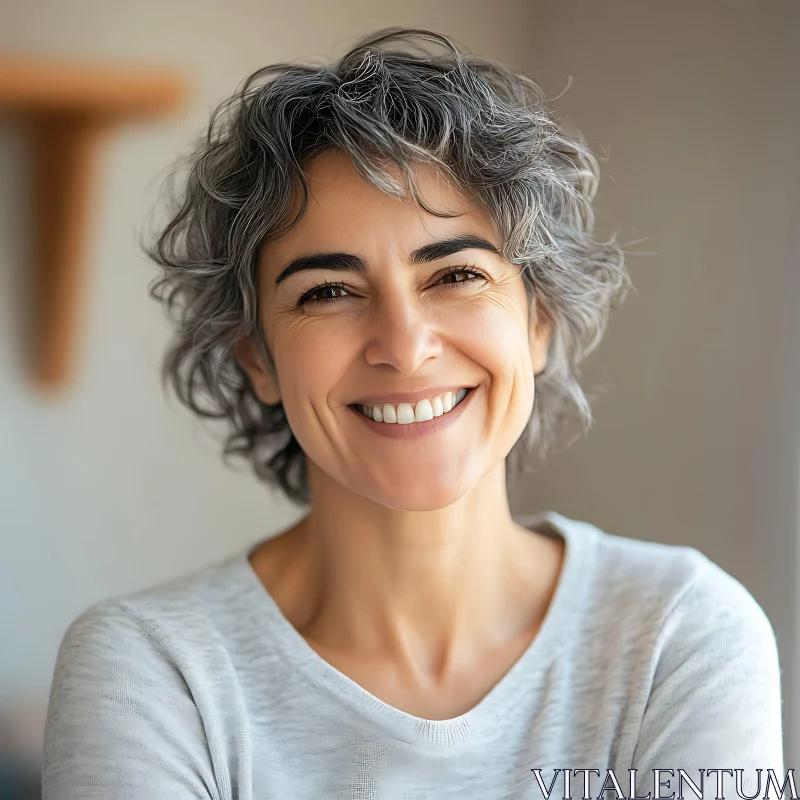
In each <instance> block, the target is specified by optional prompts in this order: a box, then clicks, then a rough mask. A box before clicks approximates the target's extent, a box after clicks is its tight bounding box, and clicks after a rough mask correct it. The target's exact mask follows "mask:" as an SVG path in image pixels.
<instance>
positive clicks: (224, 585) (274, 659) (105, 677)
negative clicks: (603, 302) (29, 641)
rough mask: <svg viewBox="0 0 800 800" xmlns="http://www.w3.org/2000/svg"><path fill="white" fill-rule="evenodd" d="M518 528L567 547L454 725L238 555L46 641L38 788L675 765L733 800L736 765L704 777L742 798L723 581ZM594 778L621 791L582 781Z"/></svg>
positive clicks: (734, 672)
mask: <svg viewBox="0 0 800 800" xmlns="http://www.w3.org/2000/svg"><path fill="white" fill-rule="evenodd" d="M516 519H517V520H518V521H519V522H521V523H522V524H524V525H526V526H527V527H530V528H536V529H537V530H540V531H542V532H543V533H547V534H549V535H554V536H559V535H560V536H562V537H563V538H564V539H565V541H566V557H565V561H564V566H563V568H562V573H561V576H560V579H559V583H558V586H557V589H556V592H555V595H554V597H553V600H552V602H551V605H550V608H549V609H548V612H547V615H546V617H545V619H544V622H543V624H542V627H541V629H540V631H539V633H538V634H537V636H536V638H535V639H534V641H533V642H532V644H531V645H530V646H529V648H528V649H527V650H526V651H525V653H524V654H523V655H522V656H521V657H520V658H519V660H518V661H517V662H516V663H515V664H514V666H513V667H512V668H511V669H510V671H509V672H507V673H506V674H505V676H504V677H503V678H502V679H501V680H500V681H499V682H498V683H497V684H496V685H495V686H494V688H493V689H492V690H491V691H490V692H489V694H488V695H487V696H485V697H484V698H483V699H482V700H481V701H480V702H479V703H478V704H477V705H476V706H475V707H473V708H472V709H471V710H469V711H468V712H466V713H465V714H462V715H461V716H459V717H456V718H454V719H447V720H427V719H422V718H419V717H415V716H412V715H410V714H408V713H405V712H403V711H400V710H398V709H395V708H394V707H392V706H391V705H388V704H387V703H385V702H383V701H381V700H379V699H378V698H376V697H374V696H373V695H372V694H370V693H369V692H368V691H367V690H365V689H364V688H363V687H361V686H360V685H359V684H357V683H356V682H355V681H353V680H351V679H350V678H348V677H347V676H346V675H344V674H343V673H341V672H339V671H338V670H337V669H336V668H334V667H333V666H332V665H331V664H329V663H328V662H327V661H325V660H324V659H323V658H321V657H320V656H319V655H318V654H317V653H316V652H315V651H314V650H313V649H312V648H311V647H310V646H309V645H308V643H307V642H306V641H305V639H303V637H302V636H301V635H300V634H299V633H298V632H297V631H296V630H295V629H294V628H293V627H292V626H291V624H290V623H289V622H288V620H287V619H286V618H285V617H284V616H283V615H282V613H281V612H280V610H279V608H278V606H277V605H276V604H275V601H274V600H273V599H272V597H271V596H270V595H269V594H268V593H267V592H266V590H265V589H264V587H263V585H262V584H261V582H260V580H259V579H258V577H257V576H256V574H255V572H254V571H253V569H252V567H251V566H250V564H249V562H248V560H247V556H248V553H249V552H250V549H251V548H248V549H247V550H246V551H242V552H238V553H237V554H236V555H234V556H233V557H231V558H229V559H228V560H226V561H224V562H222V563H218V564H216V565H214V566H213V567H208V568H205V569H203V570H201V571H197V572H195V573H193V574H191V575H189V576H186V577H182V578H180V579H177V580H173V581H171V582H169V583H165V584H162V585H160V586H158V587H155V588H150V589H147V590H144V591H140V592H138V593H135V594H131V595H128V596H125V597H119V598H116V599H108V600H103V601H101V602H98V603H96V604H95V605H93V606H92V607H90V608H89V609H87V610H86V611H84V612H83V613H82V614H81V615H80V616H79V617H78V618H77V619H76V620H74V621H73V622H72V624H71V625H70V626H69V628H68V629H67V631H66V633H65V635H64V638H63V640H62V642H61V647H60V649H59V652H58V657H57V662H56V666H55V673H54V677H53V684H52V691H51V695H50V703H49V708H48V716H47V723H46V730H45V743H44V762H43V785H44V791H43V798H44V800H94V799H95V798H98V800H99V798H102V799H103V800H145V798H153V799H154V800H189V798H193V799H199V798H203V800H208V798H214V800H222V799H223V798H224V799H225V800H234V799H235V800H301V798H302V799H305V798H310V799H311V800H316V799H317V798H326V799H327V798H333V799H335V800H344V799H345V798H346V799H347V800H350V799H351V798H353V799H354V800H356V799H357V800H368V799H369V800H377V798H381V799H382V800H446V798H458V800H473V798H474V799H475V800H523V798H525V799H528V798H537V799H538V798H543V797H546V796H547V793H546V790H547V789H548V788H549V787H550V785H551V783H552V782H553V780H554V779H555V782H554V783H552V785H553V790H552V794H551V796H550V797H551V800H553V798H562V797H564V796H565V795H566V796H568V797H569V796H571V797H572V798H581V797H583V796H584V780H588V781H589V789H590V791H589V792H588V793H586V794H588V795H590V796H591V797H598V796H602V797H604V798H615V797H620V796H624V797H629V796H631V795H639V796H646V795H647V794H648V792H650V793H652V796H653V797H656V796H657V795H656V792H655V780H654V779H655V778H656V777H658V778H659V780H660V782H661V786H662V788H661V790H660V791H661V796H662V797H669V795H670V793H673V792H674V796H676V797H677V796H678V791H679V788H680V787H679V785H678V773H677V770H678V769H679V768H682V769H685V770H686V774H687V776H690V777H691V778H692V779H693V780H694V781H695V783H696V784H697V785H698V786H699V785H700V783H699V782H700V781H701V780H705V787H704V796H705V797H710V798H714V797H725V798H733V797H736V796H737V794H736V792H735V788H734V776H735V773H733V772H731V774H730V775H728V774H726V773H722V774H720V773H708V774H705V775H704V773H703V772H701V770H709V769H720V768H723V769H729V770H731V771H733V770H736V769H742V770H744V772H743V773H739V775H740V776H742V777H741V779H742V781H743V793H746V794H750V795H753V794H754V793H755V791H756V788H755V787H756V784H755V781H756V779H757V777H758V776H757V773H756V772H755V769H757V768H760V769H762V770H764V772H763V774H762V775H761V780H762V783H761V789H760V792H759V793H758V796H759V797H763V796H764V789H765V788H766V783H767V779H768V773H767V770H768V769H770V768H771V769H773V770H774V771H775V775H776V777H777V779H778V782H779V783H780V784H782V783H783V780H784V778H785V774H786V773H784V772H783V770H784V766H783V753H782V736H781V693H780V670H779V664H778V652H777V647H776V642H775V636H774V633H773V629H772V627H771V625H770V622H769V620H768V619H767V617H766V615H765V614H764V612H763V610H762V609H761V607H760V606H759V605H758V604H757V603H756V601H755V600H754V599H753V597H752V595H751V594H750V593H749V592H748V591H747V590H746V589H745V588H744V587H743V586H742V585H741V583H739V582H738V581H737V580H735V579H734V578H733V577H732V576H731V575H729V574H728V573H727V572H725V571H723V570H722V569H721V568H720V567H718V566H717V565H716V564H714V563H713V562H711V561H710V560H709V559H707V558H706V557H705V556H704V555H702V554H701V553H700V552H699V551H698V550H696V549H694V548H690V547H678V546H674V545H665V544H656V543H651V542H644V541H639V540H636V539H632V538H625V537H622V536H616V535H612V534H609V533H605V532H604V531H601V530H600V529H599V528H597V527H595V526H593V525H590V524H589V523H586V522H581V521H577V520H572V519H569V518H566V517H564V516H562V515H560V514H557V513H556V512H553V511H545V512H542V513H541V514H537V515H533V516H526V517H520V516H517V517H516ZM629 769H635V770H637V773H636V774H635V786H634V788H633V789H632V790H631V786H630V773H629V771H628V770H629ZM654 769H663V770H669V769H671V770H673V776H674V777H671V776H670V774H669V773H660V774H658V773H654V772H653V770H654ZM576 770H596V773H589V772H576ZM607 770H613V775H614V777H615V778H616V779H617V780H618V782H619V783H620V785H621V789H622V795H620V794H619V793H618V792H617V793H615V792H614V791H610V792H609V791H605V792H601V787H602V785H603V783H604V781H605V782H606V783H605V785H606V786H608V787H612V783H611V782H608V775H609V773H608V772H607ZM565 771H568V772H569V773H570V774H569V782H568V783H566V781H565V776H566V774H567V772H565ZM719 778H721V779H722V781H723V784H722V786H723V791H722V792H720V793H719V794H717V783H716V781H717V780H718V779H719ZM540 780H541V785H540V782H539V781H540ZM542 787H544V790H545V791H543V788H542ZM565 788H566V789H567V790H568V791H569V794H567V793H566V792H565ZM683 794H684V796H685V797H690V798H694V797H695V796H696V795H695V794H694V793H693V792H692V790H691V787H690V786H689V785H688V784H684V788H683ZM770 796H772V797H774V796H775V791H774V789H771V790H770ZM786 796H787V797H788V796H789V795H788V794H787V795H786Z"/></svg>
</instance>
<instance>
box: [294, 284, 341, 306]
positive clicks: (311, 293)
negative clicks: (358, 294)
mask: <svg viewBox="0 0 800 800" xmlns="http://www.w3.org/2000/svg"><path fill="white" fill-rule="evenodd" d="M346 291H347V288H346V287H345V285H344V284H343V283H328V282H326V283H322V284H320V285H319V286H315V287H314V288H313V289H309V290H308V291H307V292H306V293H305V294H304V295H303V296H302V297H301V298H300V299H299V300H298V301H297V305H298V306H302V305H305V304H307V303H334V302H336V301H337V300H341V299H342V298H343V297H347V294H340V293H341V292H346Z"/></svg>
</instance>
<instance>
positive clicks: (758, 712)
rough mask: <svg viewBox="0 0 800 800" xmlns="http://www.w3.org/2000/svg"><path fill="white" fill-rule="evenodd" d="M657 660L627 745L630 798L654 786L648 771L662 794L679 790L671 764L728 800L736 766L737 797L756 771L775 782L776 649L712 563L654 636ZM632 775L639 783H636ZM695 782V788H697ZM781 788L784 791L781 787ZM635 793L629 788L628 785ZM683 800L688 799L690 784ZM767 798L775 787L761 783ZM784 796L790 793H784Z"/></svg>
mask: <svg viewBox="0 0 800 800" xmlns="http://www.w3.org/2000/svg"><path fill="white" fill-rule="evenodd" d="M658 641H659V651H660V652H659V657H658V661H657V665H656V669H655V674H654V676H653V684H652V688H651V691H650V696H649V699H648V701H647V706H646V708H645V711H644V717H643V720H642V726H641V731H640V735H639V738H638V741H637V745H636V751H635V755H634V763H633V765H632V766H633V768H634V769H636V770H637V787H638V785H641V786H642V791H640V792H639V794H647V792H648V791H651V792H653V796H655V791H654V787H653V775H652V770H654V769H672V770H673V775H674V776H675V777H674V778H670V776H669V773H662V778H663V779H664V780H665V781H666V780H667V779H669V784H666V783H665V784H664V788H663V789H662V790H661V795H662V796H669V795H670V794H671V793H672V792H673V791H674V792H675V796H676V797H677V796H678V792H679V790H680V787H679V786H678V781H677V770H678V769H679V768H684V769H686V771H687V773H688V774H689V776H690V777H692V779H693V780H695V782H696V781H697V780H698V779H699V770H700V769H703V770H706V771H707V770H710V769H717V770H723V769H727V770H730V771H731V774H727V773H722V774H721V775H720V779H721V780H723V781H724V783H723V784H722V786H723V791H722V792H720V793H719V795H718V794H717V773H711V774H706V775H705V787H704V796H707V797H725V798H729V797H730V798H732V797H737V796H738V795H737V793H736V789H735V775H736V773H735V770H736V769H741V770H744V772H743V773H741V774H742V780H743V781H744V783H743V786H742V794H749V795H753V794H755V792H756V783H755V781H756V772H755V769H762V770H763V772H762V774H761V779H762V784H761V789H760V791H759V795H758V796H759V797H763V796H764V790H765V788H766V781H767V776H768V773H767V770H769V769H773V770H774V772H775V777H776V778H777V779H778V783H779V785H781V784H782V783H783V779H784V777H785V775H784V774H783V738H782V730H781V685H780V667H779V662H778V648H777V644H776V641H775V634H774V631H773V629H772V625H771V624H770V621H769V619H768V618H767V616H766V614H765V613H764V611H763V610H762V608H761V606H759V605H758V603H757V602H756V601H755V599H754V598H753V597H752V595H751V594H750V593H749V592H748V591H747V590H746V589H745V588H744V586H742V584H741V583H739V582H738V581H737V580H736V579H735V578H733V577H732V576H731V575H729V574H728V573H726V572H724V571H723V570H722V569H721V568H720V567H718V566H717V565H716V564H714V563H713V562H711V561H708V562H707V568H706V569H705V570H703V571H702V572H701V574H700V575H699V576H698V577H697V578H696V579H695V580H694V581H693V583H692V584H691V585H690V586H689V588H688V589H687V591H686V592H685V593H684V594H683V596H682V597H681V599H680V601H679V602H678V603H677V604H676V605H675V606H674V608H673V609H672V611H671V612H670V613H669V615H668V616H667V618H666V620H665V621H664V624H663V626H662V629H661V632H660V636H659V640H658ZM640 781H641V784H640V783H639V782H640ZM698 785H699V784H698ZM787 790H788V787H787ZM637 791H638V788H637ZM683 794H684V796H689V797H694V796H695V795H694V794H692V789H691V787H688V786H687V787H686V788H684V790H683ZM770 796H775V795H774V788H772V789H770ZM787 796H790V795H787Z"/></svg>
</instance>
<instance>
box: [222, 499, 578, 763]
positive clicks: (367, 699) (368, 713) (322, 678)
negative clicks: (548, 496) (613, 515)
mask: <svg viewBox="0 0 800 800" xmlns="http://www.w3.org/2000/svg"><path fill="white" fill-rule="evenodd" d="M513 517H514V519H515V520H516V521H517V522H518V523H519V524H521V525H524V526H525V527H527V528H529V529H530V530H531V531H532V532H534V531H536V532H539V533H542V534H545V535H549V536H552V535H554V534H555V535H556V536H560V537H561V538H562V539H563V540H564V543H565V552H564V559H563V562H562V566H561V572H560V575H559V579H558V583H557V585H556V589H555V591H554V593H553V596H552V598H551V600H550V606H549V607H548V609H547V612H546V613H545V617H544V619H543V620H542V624H541V625H540V627H539V631H538V633H537V634H536V636H535V637H534V639H533V640H532V641H531V643H530V644H529V645H528V647H527V648H526V649H525V650H524V651H523V653H522V655H521V656H520V657H519V658H518V659H517V660H516V661H515V662H514V664H513V665H512V666H511V667H510V668H509V669H508V670H507V671H506V673H505V674H504V675H503V676H502V677H501V678H500V680H499V681H498V682H497V683H496V684H495V685H494V686H493V687H492V688H491V689H490V690H489V692H488V693H487V694H486V695H484V697H483V698H482V699H481V700H479V701H478V703H477V704H476V705H475V706H473V707H472V708H470V709H469V710H467V711H466V712H464V713H463V714H460V715H458V716H456V717H452V718H450V719H443V720H433V719H425V718H423V717H417V716H415V715H413V714H409V713H407V712H405V711H402V710H400V709H398V708H395V707H394V706H392V705H390V704H389V703H386V702H384V701H383V700H380V699H379V698H377V697H375V696H374V695H373V694H372V693H371V692H369V691H368V690H367V689H365V688H364V687H363V686H361V684H359V683H357V682H356V681H354V680H353V679H352V678H350V677H349V676H347V675H345V674H344V673H343V672H341V671H340V670H339V669H337V668H336V667H335V666H333V664H331V663H330V662H329V661H326V660H325V659H324V658H323V657H322V656H320V655H319V653H317V651H316V650H314V648H313V647H311V645H309V644H308V642H307V641H306V640H305V639H304V638H303V636H302V634H301V633H300V632H299V631H298V630H297V629H296V628H295V627H294V626H293V625H292V624H291V623H290V622H289V620H288V619H287V618H286V617H285V616H284V614H283V612H282V611H281V610H280V607H279V606H278V604H277V603H276V602H275V600H274V598H273V597H272V595H270V593H269V592H268V590H267V588H266V587H265V586H264V584H263V583H262V582H261V579H260V578H259V577H258V574H257V573H256V572H255V570H254V569H253V567H252V565H251V564H250V561H249V555H250V553H251V551H252V550H253V549H254V547H255V546H258V545H255V546H248V547H247V548H246V549H245V550H244V551H243V552H241V553H240V554H239V555H237V556H235V557H234V559H233V560H234V562H235V564H236V565H237V566H238V567H239V569H240V570H241V572H242V573H243V576H244V581H245V584H246V586H247V588H248V590H249V592H250V594H251V595H252V601H251V603H250V604H249V608H250V609H251V611H252V615H253V617H254V627H255V629H256V630H257V631H258V632H259V635H261V636H262V637H264V638H265V639H266V640H267V642H266V643H267V644H268V645H269V646H275V645H276V644H277V645H278V646H279V647H280V649H281V651H282V653H283V655H284V657H285V658H286V659H287V661H289V662H291V664H292V665H293V666H294V668H295V674H297V675H300V676H302V677H304V678H305V679H307V680H310V681H311V682H312V683H314V684H315V685H317V686H319V687H321V688H322V689H324V690H326V691H328V692H331V693H333V694H334V695H335V696H336V698H337V699H338V700H339V701H340V702H342V703H344V704H345V705H347V706H348V707H349V708H350V709H351V710H353V711H355V712H356V714H358V715H360V716H362V717H367V718H368V719H369V720H370V721H371V722H374V723H378V724H380V725H381V727H383V728H384V729H385V730H386V731H387V732H388V733H389V734H390V735H391V736H393V737H395V738H396V739H398V740H400V741H403V742H406V743H407V744H409V745H416V746H418V747H424V748H425V749H426V750H428V751H430V750H435V751H441V752H447V753H448V754H449V753H452V752H453V751H454V750H457V749H459V748H460V747H461V746H464V745H466V744H468V743H473V744H474V743H475V741H477V740H482V739H486V738H488V737H490V736H491V735H492V734H493V733H494V732H496V730H497V729H498V727H499V726H498V725H497V723H498V722H500V721H501V720H502V719H503V718H504V716H505V712H506V711H507V710H508V709H509V707H510V706H511V704H513V702H514V699H515V698H516V697H517V696H518V693H519V692H520V691H522V690H523V689H524V688H525V686H526V684H528V682H529V676H530V674H531V671H534V672H541V671H543V670H544V669H545V668H546V667H547V666H548V664H550V663H551V662H552V660H553V659H554V658H555V657H556V655H557V652H558V650H559V647H560V645H561V643H562V642H563V633H564V628H565V621H566V619H567V617H568V616H569V614H570V611H571V603H572V602H573V598H574V596H575V595H576V591H575V590H576V588H577V582H578V580H579V577H580V575H581V572H582V562H583V561H584V560H585V558H586V550H587V547H586V545H587V544H588V542H586V541H582V540H584V539H585V538H587V537H586V536H585V535H584V534H585V533H586V532H585V531H584V530H583V528H582V527H578V525H577V524H576V523H575V521H573V520H570V519H568V518H567V517H564V516H562V515H561V514H558V513H557V512H555V511H551V510H545V511H541V512H539V513H537V514H525V515H518V514H515V515H513ZM543 523H546V524H545V525H544V527H541V526H542V524H543ZM537 529H538V531H537Z"/></svg>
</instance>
